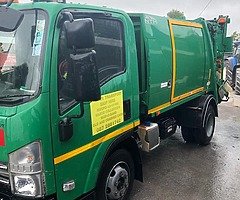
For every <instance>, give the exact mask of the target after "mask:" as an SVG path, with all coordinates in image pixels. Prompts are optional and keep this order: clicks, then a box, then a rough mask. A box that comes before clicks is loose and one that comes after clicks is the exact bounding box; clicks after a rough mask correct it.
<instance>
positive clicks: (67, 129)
mask: <svg viewBox="0 0 240 200" xmlns="http://www.w3.org/2000/svg"><path fill="white" fill-rule="evenodd" d="M83 115H84V104H83V102H80V114H79V115H72V116H68V117H66V118H64V119H63V120H61V121H60V123H59V139H60V141H61V142H66V141H68V140H70V139H71V138H72V136H73V122H72V119H80V118H82V117H83Z"/></svg>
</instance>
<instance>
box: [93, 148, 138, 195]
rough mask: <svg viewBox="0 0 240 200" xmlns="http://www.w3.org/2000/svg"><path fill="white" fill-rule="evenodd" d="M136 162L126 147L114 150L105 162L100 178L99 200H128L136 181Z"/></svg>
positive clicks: (98, 186)
mask: <svg viewBox="0 0 240 200" xmlns="http://www.w3.org/2000/svg"><path fill="white" fill-rule="evenodd" d="M134 171H135V170H134V162H133V159H132V157H131V155H130V154H129V153H128V151H126V150H124V149H120V150H117V151H116V152H114V153H113V154H112V155H111V156H110V157H109V158H108V159H107V161H106V162H105V164H104V166H103V168H102V172H101V173H100V177H99V180H98V184H97V188H96V196H97V199H98V200H127V199H128V197H129V195H130V192H131V190H132V187H133V182H134V175H135V172H134Z"/></svg>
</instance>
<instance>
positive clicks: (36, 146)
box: [9, 142, 44, 197]
mask: <svg viewBox="0 0 240 200" xmlns="http://www.w3.org/2000/svg"><path fill="white" fill-rule="evenodd" d="M41 152H42V148H41V144H40V142H33V143H31V144H29V145H27V146H25V147H23V148H21V149H19V150H17V151H15V152H13V153H11V154H9V170H10V181H11V188H12V192H13V193H14V194H17V195H21V196H29V197H42V196H43V193H44V192H43V173H42V171H43V170H42V154H41Z"/></svg>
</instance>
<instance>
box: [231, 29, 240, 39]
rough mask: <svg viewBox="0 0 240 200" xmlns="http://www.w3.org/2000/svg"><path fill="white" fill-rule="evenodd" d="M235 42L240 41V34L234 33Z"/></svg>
mask: <svg viewBox="0 0 240 200" xmlns="http://www.w3.org/2000/svg"><path fill="white" fill-rule="evenodd" d="M232 38H233V41H240V33H238V32H237V31H234V32H233V34H232Z"/></svg>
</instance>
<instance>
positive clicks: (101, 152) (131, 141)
mask: <svg viewBox="0 0 240 200" xmlns="http://www.w3.org/2000/svg"><path fill="white" fill-rule="evenodd" d="M136 137H137V133H136V132H133V131H131V132H126V133H124V134H122V135H121V136H119V137H117V138H116V139H115V140H114V141H107V142H105V143H102V144H101V145H100V146H99V147H98V149H97V150H96V152H95V155H94V158H93V161H92V164H91V166H90V169H89V173H88V177H87V180H86V184H85V187H84V192H88V191H89V190H91V189H93V188H92V187H93V186H92V182H93V181H94V182H95V187H96V184H97V183H98V179H99V175H100V173H101V171H102V169H103V167H104V163H105V162H106V161H107V159H108V158H109V156H110V155H112V154H113V152H115V151H116V150H118V149H121V148H124V149H126V150H127V151H128V152H129V153H130V154H131V156H132V158H133V161H134V166H135V179H137V180H139V181H143V173H142V159H141V154H140V151H139V148H138V144H137V140H136V139H135V138H136ZM100 157H101V158H102V159H97V158H100Z"/></svg>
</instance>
